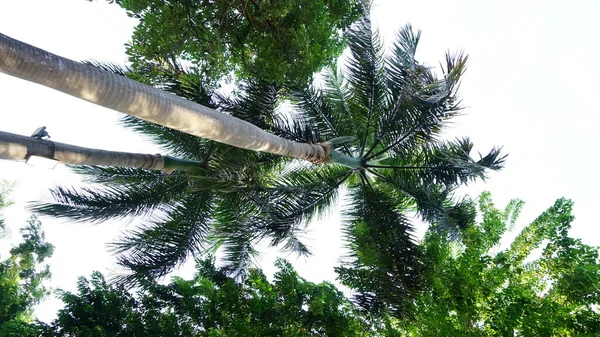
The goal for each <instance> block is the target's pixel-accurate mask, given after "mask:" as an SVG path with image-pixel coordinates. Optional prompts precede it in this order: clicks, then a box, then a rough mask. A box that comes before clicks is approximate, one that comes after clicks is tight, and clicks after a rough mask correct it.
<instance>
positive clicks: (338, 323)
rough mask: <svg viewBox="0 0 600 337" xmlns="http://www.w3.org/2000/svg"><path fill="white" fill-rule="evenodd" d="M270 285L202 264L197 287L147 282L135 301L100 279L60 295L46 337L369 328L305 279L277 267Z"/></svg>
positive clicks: (337, 298) (256, 274) (358, 332)
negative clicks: (241, 279) (59, 306)
mask: <svg viewBox="0 0 600 337" xmlns="http://www.w3.org/2000/svg"><path fill="white" fill-rule="evenodd" d="M276 265H277V266H278V268H279V271H278V272H277V273H275V275H274V281H273V282H269V281H268V280H267V278H266V276H265V275H264V274H263V273H262V272H261V271H260V270H258V269H253V270H252V271H251V272H250V274H249V277H248V278H247V279H246V280H245V281H244V282H241V283H240V282H236V281H235V280H234V279H231V278H229V277H227V276H226V274H225V273H223V272H222V271H220V270H218V269H216V268H215V266H214V264H213V262H212V261H211V260H204V261H199V263H198V272H197V274H196V276H195V277H194V278H193V279H191V280H183V279H181V278H174V279H173V281H172V282H171V283H170V284H167V285H160V284H157V283H155V282H149V283H146V284H145V285H144V289H143V290H140V291H139V292H137V293H136V294H130V293H128V292H127V291H125V290H124V289H123V288H121V287H118V286H114V285H109V284H107V283H106V281H105V280H104V278H103V276H102V275H101V274H100V273H97V272H96V273H94V274H92V277H91V279H90V280H87V279H85V278H81V279H80V280H79V282H78V292H77V293H69V292H62V294H61V298H62V300H63V302H64V303H65V307H64V308H63V309H61V310H60V311H59V314H58V318H57V319H56V320H55V321H54V322H53V323H52V328H51V329H49V330H48V331H46V335H45V336H56V337H58V336H71V337H76V336H82V337H83V336H85V337H90V336H93V337H100V336H114V337H116V336H131V337H135V336H140V337H141V336H213V337H216V336H364V335H365V334H366V333H368V331H369V326H368V325H367V324H366V323H365V322H364V321H363V320H362V319H361V318H360V317H359V316H358V315H357V313H356V311H355V310H354V309H353V307H352V304H351V303H350V302H349V301H348V300H347V299H345V297H344V296H343V294H342V293H341V292H340V291H339V290H337V289H336V288H335V287H334V286H333V285H332V284H330V283H327V282H324V283H321V284H314V283H311V282H307V281H305V280H303V279H302V278H300V277H299V276H298V274H296V272H295V271H294V270H293V268H292V267H291V265H290V264H289V263H288V262H286V261H283V260H278V261H277V262H276Z"/></svg>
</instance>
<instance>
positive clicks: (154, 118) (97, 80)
mask: <svg viewBox="0 0 600 337" xmlns="http://www.w3.org/2000/svg"><path fill="white" fill-rule="evenodd" d="M0 72H2V73H5V74H8V75H11V76H15V77H18V78H21V79H24V80H26V81H30V82H34V83H38V84H41V85H44V86H47V87H49V88H52V89H55V90H58V91H60V92H63V93H66V94H69V95H72V96H75V97H77V98H80V99H83V100H86V101H89V102H92V103H95V104H98V105H100V106H103V107H106V108H109V109H112V110H116V111H120V112H123V113H126V114H128V115H131V116H135V117H138V118H141V119H144V120H147V121H149V122H153V123H156V124H159V125H163V126H166V127H169V128H172V129H175V130H179V131H183V132H186V133H189V134H192V135H195V136H198V137H203V138H207V139H211V140H214V141H217V142H220V143H225V144H229V145H232V146H235V147H240V148H244V149H249V150H256V151H262V152H269V153H273V154H277V155H282V156H289V157H295V158H299V159H305V160H308V161H311V162H315V163H319V162H321V163H322V162H326V161H327V160H328V153H329V146H327V145H328V144H306V143H296V142H293V141H290V140H287V139H284V138H281V137H278V136H275V135H273V134H270V133H268V132H266V131H264V130H262V129H260V128H258V127H257V126H255V125H252V124H250V123H248V122H246V121H243V120H240V119H238V118H235V117H232V116H230V115H227V114H224V113H221V112H219V111H217V110H214V109H211V108H208V107H206V106H203V105H200V104H196V103H194V102H191V101H188V100H186V99H184V98H181V97H178V96H176V95H172V94H170V93H167V92H165V91H162V90H159V89H156V88H153V87H150V86H147V85H145V84H141V83H139V82H136V81H133V80H131V79H128V78H125V77H123V76H118V75H115V74H112V73H109V72H106V71H102V70H100V69H97V68H95V67H92V66H89V65H85V64H81V63H79V62H75V61H72V60H69V59H66V58H63V57H60V56H57V55H54V54H52V53H49V52H47V51H44V50H42V49H39V48H36V47H34V46H31V45H28V44H26V43H23V42H20V41H18V40H15V39H12V38H10V37H8V36H6V35H3V34H0Z"/></svg>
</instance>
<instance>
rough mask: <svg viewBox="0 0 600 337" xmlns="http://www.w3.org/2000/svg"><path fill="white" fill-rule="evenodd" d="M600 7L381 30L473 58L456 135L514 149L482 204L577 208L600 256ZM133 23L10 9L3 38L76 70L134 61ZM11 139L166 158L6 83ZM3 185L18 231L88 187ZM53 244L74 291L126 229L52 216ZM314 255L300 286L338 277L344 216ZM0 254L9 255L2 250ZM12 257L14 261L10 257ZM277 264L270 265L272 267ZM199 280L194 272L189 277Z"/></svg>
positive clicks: (464, 13)
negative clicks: (49, 201)
mask: <svg viewBox="0 0 600 337" xmlns="http://www.w3.org/2000/svg"><path fill="white" fill-rule="evenodd" d="M598 13H600V2H597V1H593V0H589V1H583V0H578V1H570V2H566V1H547V0H546V1H541V0H536V1H533V0H529V1H515V0H510V1H502V2H499V1H496V2H492V1H480V0H479V1H478V0H470V1H467V0H465V1H446V0H439V1H425V0H423V1H399V0H380V1H375V7H374V16H373V20H374V21H375V22H376V23H377V24H378V25H379V26H380V29H381V35H382V36H383V37H384V39H385V41H386V42H390V41H391V40H392V39H393V32H394V31H395V30H396V29H397V28H398V27H399V26H401V25H404V24H406V23H409V22H410V23H412V25H413V27H415V28H418V29H421V30H422V31H423V35H422V39H421V44H420V48H419V51H418V55H417V56H418V59H419V60H420V61H422V62H425V63H427V64H429V65H432V66H435V65H437V64H438V62H439V61H441V60H443V54H444V52H445V51H446V50H447V49H449V50H451V51H454V50H458V49H464V50H465V51H466V52H467V53H468V54H469V55H470V65H469V68H468V70H467V73H466V75H465V76H464V79H463V84H462V87H461V96H462V97H463V99H464V105H465V106H467V107H468V108H467V109H466V110H465V111H464V112H465V115H464V116H462V117H460V118H456V119H455V124H454V126H453V128H452V129H451V130H450V131H449V135H451V136H463V135H468V136H470V137H471V138H472V139H473V140H474V141H475V144H477V146H478V147H479V148H480V149H481V151H482V152H484V151H486V150H488V149H489V148H490V147H491V146H493V145H504V150H505V151H506V152H508V153H509V154H510V155H509V158H508V161H507V165H506V168H505V169H504V170H503V171H502V172H500V173H497V174H493V175H491V177H490V178H491V179H490V180H489V181H488V182H487V183H486V184H484V183H479V184H476V185H474V186H472V187H470V188H467V189H465V191H466V192H468V193H470V194H471V195H473V196H476V195H477V194H478V193H479V192H481V191H484V190H489V191H491V192H492V194H493V196H494V198H495V200H496V201H497V204H498V205H504V204H506V202H508V201H509V200H510V199H511V198H515V197H518V198H521V199H523V200H525V201H526V207H525V209H524V211H523V213H522V216H521V221H520V222H519V223H520V224H521V225H524V224H526V223H529V222H530V221H531V220H533V218H534V217H535V216H537V215H539V214H540V213H541V212H542V211H544V210H545V209H546V208H548V207H549V206H550V205H552V203H553V202H554V200H555V199H556V198H558V197H561V196H565V197H568V198H571V199H573V200H574V201H575V215H576V217H577V219H576V221H575V225H574V228H573V231H572V234H573V235H574V236H576V237H581V238H583V239H584V242H585V243H588V244H594V245H600V236H599V235H598V234H599V233H600V231H599V230H598V229H597V227H596V221H597V220H596V217H595V216H594V215H595V211H594V210H595V207H597V205H598V204H600V197H599V196H598V193H597V191H598V190H600V183H599V182H598V181H597V180H596V179H595V178H593V177H594V176H595V174H596V172H597V167H598V162H599V160H598V159H597V157H596V153H597V152H598V151H597V144H598V136H597V133H596V132H595V131H596V130H595V128H596V126H597V125H598V124H600V123H599V122H600V117H599V115H600V114H599V112H600V111H599V109H600V108H599V105H598V104H596V103H595V97H596V96H597V89H598V88H597V79H598V78H600V65H599V63H598V60H600V45H599V44H598V37H597V33H598V32H600V21H598V20H597V18H596V17H597V14H598ZM134 25H135V21H134V20H132V19H130V18H128V17H127V16H126V15H125V13H124V11H122V10H121V9H120V8H119V7H118V6H116V5H108V4H106V3H105V2H104V1H102V2H95V3H89V2H87V1H84V0H1V1H0V32H1V33H3V34H6V35H8V36H11V37H13V38H16V39H19V40H21V41H23V42H26V43H29V44H32V45H34V46H37V47H40V48H43V49H45V50H48V51H50V52H53V53H56V54H59V55H61V56H65V57H68V58H71V59H74V60H85V59H97V60H100V61H112V62H117V63H124V62H125V61H126V56H125V53H124V51H125V48H124V46H123V44H124V43H125V42H126V41H127V40H128V39H129V37H130V36H131V33H132V29H133V27H134ZM0 93H1V94H0V111H2V114H3V115H4V116H5V118H3V120H2V123H1V124H0V130H2V131H8V132H12V133H18V134H23V135H30V134H31V133H32V132H33V131H34V130H35V129H36V128H37V127H39V126H42V125H45V126H47V127H48V131H49V132H50V135H51V136H52V140H56V141H60V142H64V143H70V144H75V145H80V146H87V147H93V148H100V149H107V150H119V151H132V152H146V153H156V152H157V151H158V149H157V148H155V147H153V146H152V145H150V144H148V143H147V142H144V141H143V139H141V138H140V136H138V135H134V134H132V133H131V132H128V131H125V130H123V129H122V128H120V127H118V126H117V121H118V114H117V113H114V112H112V111H110V110H106V109H103V108H99V107H97V106H94V105H93V104H90V103H87V102H83V101H79V100H77V99H74V98H71V97H69V96H66V95H63V94H60V93H58V92H56V91H53V90H50V89H47V88H43V87H41V86H37V85H34V84H30V83H26V82H24V81H21V80H17V79H15V78H11V77H8V76H6V75H2V74H0ZM0 179H6V180H10V181H16V183H17V187H16V189H15V193H14V194H13V199H15V201H16V204H15V205H14V206H13V207H11V208H10V209H8V210H7V211H6V212H5V215H6V217H7V218H8V224H9V225H10V226H11V227H12V228H13V233H14V237H17V236H18V231H17V229H18V228H19V227H20V226H22V225H23V224H24V220H25V219H26V218H27V214H26V212H24V211H23V210H24V207H25V205H26V202H27V201H31V200H35V199H39V197H40V196H42V195H43V194H44V193H45V191H46V190H47V188H48V187H51V186H54V185H55V184H57V183H62V184H66V185H77V184H78V180H77V179H78V178H76V177H74V176H73V175H70V174H69V173H68V170H66V169H65V168H64V167H61V166H59V167H57V168H56V169H55V170H45V169H41V168H37V167H30V166H27V165H25V164H24V163H15V162H7V161H1V162H0ZM41 220H42V222H43V224H44V229H45V232H46V238H47V240H48V241H49V242H51V243H52V244H54V245H55V246H56V251H55V254H54V257H53V258H52V260H51V261H50V263H51V269H52V273H53V279H52V286H54V287H61V288H63V289H66V290H74V287H75V282H76V278H77V277H78V276H82V275H84V276H89V274H90V273H91V272H92V271H93V270H100V271H102V272H106V271H108V269H110V268H111V262H112V257H111V256H110V255H109V254H108V253H107V252H106V250H105V247H104V245H105V243H106V242H108V241H111V240H112V239H114V238H115V237H116V236H118V234H119V232H120V231H121V230H122V229H123V228H124V227H125V225H126V223H110V224H100V225H88V224H69V223H66V222H60V221H56V220H53V219H48V218H43V219H41ZM311 230H312V232H311V233H310V234H309V235H307V237H308V238H309V243H310V245H311V246H312V248H313V252H314V256H313V257H312V258H310V259H298V260H295V259H294V258H293V257H290V258H291V260H292V261H294V262H295V265H296V267H297V269H298V271H299V273H300V275H302V276H303V277H305V278H307V279H309V280H311V281H314V282H319V281H322V280H333V279H334V277H335V274H334V273H333V269H332V267H333V266H334V265H336V261H337V259H338V257H339V253H340V249H339V247H340V246H341V245H342V242H341V241H340V233H339V216H337V215H335V214H333V215H332V217H330V218H327V219H325V220H324V221H321V222H319V223H315V224H313V225H312V227H311ZM0 247H1V248H2V249H0V253H5V252H6V250H7V249H8V241H2V245H1V246H0ZM3 256H4V255H3ZM273 259H274V255H273V254H268V255H265V256H264V258H263V259H262V265H261V267H263V268H265V270H267V271H268V270H272V268H271V266H272V260H273ZM182 273H183V274H185V275H189V273H190V270H189V269H188V270H184V271H182ZM59 307H60V302H59V301H56V300H49V301H47V302H46V303H44V304H43V305H41V306H40V308H39V309H38V311H37V314H38V317H39V318H40V319H42V320H46V321H48V320H51V319H52V318H53V317H54V315H55V311H56V310H57V309H58V308H59Z"/></svg>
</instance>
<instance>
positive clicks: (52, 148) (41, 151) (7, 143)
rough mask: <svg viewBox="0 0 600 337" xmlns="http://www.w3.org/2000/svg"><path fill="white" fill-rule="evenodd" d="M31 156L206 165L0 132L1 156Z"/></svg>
mask: <svg viewBox="0 0 600 337" xmlns="http://www.w3.org/2000/svg"><path fill="white" fill-rule="evenodd" d="M31 156H38V157H43V158H48V159H53V160H56V161H58V162H60V163H63V164H71V165H100V166H113V167H130V168H140V169H146V170H161V171H165V172H172V171H174V170H182V171H198V170H199V169H202V168H204V167H205V165H204V163H202V162H200V161H191V160H183V159H178V158H175V157H170V156H161V155H160V154H143V153H129V152H118V151H106V150H98V149H90V148H85V147H81V146H75V145H70V144H64V143H59V142H52V141H49V140H45V139H39V138H34V137H26V136H21V135H17V134H14V133H8V132H3V131H0V159H9V160H23V159H28V158H29V157H31Z"/></svg>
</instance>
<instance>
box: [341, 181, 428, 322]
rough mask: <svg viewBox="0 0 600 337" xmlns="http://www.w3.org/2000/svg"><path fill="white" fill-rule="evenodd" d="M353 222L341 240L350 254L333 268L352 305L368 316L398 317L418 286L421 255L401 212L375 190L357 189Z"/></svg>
mask: <svg viewBox="0 0 600 337" xmlns="http://www.w3.org/2000/svg"><path fill="white" fill-rule="evenodd" d="M352 199H353V200H352V201H353V203H352V205H353V211H352V212H351V216H352V217H353V220H351V221H350V223H349V224H348V225H347V226H348V227H347V229H346V235H347V240H348V242H349V248H350V251H351V252H352V253H351V255H350V256H349V261H347V262H346V263H345V264H344V266H342V267H338V268H336V272H337V273H338V276H339V278H340V280H341V281H342V283H343V284H345V285H347V286H349V287H351V288H353V289H355V290H356V291H357V295H356V296H355V301H356V302H357V303H358V304H359V305H360V306H361V307H363V308H365V309H367V310H369V311H371V312H382V311H387V310H389V311H391V312H393V313H394V314H395V315H398V316H402V315H404V314H405V312H407V310H406V309H407V308H408V307H410V306H411V305H412V303H413V300H414V296H415V294H416V292H417V291H418V290H419V289H421V287H422V285H423V279H422V277H423V272H424V265H423V263H422V261H421V256H422V253H421V251H420V249H419V246H418V245H417V244H416V243H415V242H414V239H413V237H412V234H411V232H412V224H411V223H410V221H409V220H408V218H407V217H406V215H405V213H406V212H407V211H408V209H407V208H405V207H403V206H401V205H396V204H395V203H393V202H390V199H389V197H388V196H387V195H386V194H385V193H383V192H382V191H380V190H377V189H375V190H370V189H364V188H361V187H358V188H356V189H354V190H353V193H352Z"/></svg>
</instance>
